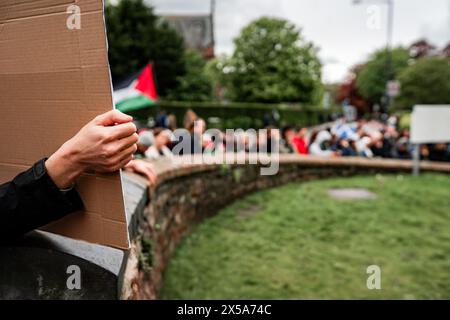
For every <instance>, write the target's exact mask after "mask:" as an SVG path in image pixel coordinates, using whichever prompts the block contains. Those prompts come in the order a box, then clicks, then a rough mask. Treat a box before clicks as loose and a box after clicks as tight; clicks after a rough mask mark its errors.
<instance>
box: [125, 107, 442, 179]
mask: <svg viewBox="0 0 450 320" xmlns="http://www.w3.org/2000/svg"><path fill="white" fill-rule="evenodd" d="M176 122H177V121H176V118H175V117H174V116H173V115H170V114H169V115H167V114H164V113H163V114H160V115H158V117H157V118H156V119H155V121H154V123H153V124H152V125H151V126H139V128H140V129H139V131H138V133H139V141H138V143H137V145H138V151H137V153H136V155H135V157H136V159H138V160H139V159H153V160H154V159H158V158H162V157H166V158H167V157H172V156H173V155H174V153H175V154H176V155H185V154H196V153H202V154H215V153H218V152H220V153H224V152H249V153H250V152H265V153H270V152H274V150H275V149H272V146H273V144H274V143H277V146H278V149H276V151H277V152H280V153H285V154H288V153H289V154H298V155H300V156H303V155H313V156H319V157H365V158H391V159H411V158H412V157H413V151H414V149H413V145H412V144H411V143H410V139H409V131H408V130H400V129H399V128H398V119H397V118H396V117H390V118H389V119H388V120H387V121H380V120H375V119H373V120H363V119H361V120H357V121H352V122H349V121H346V120H345V118H342V119H339V120H337V121H335V122H333V123H330V124H327V125H323V126H319V127H316V128H312V129H311V128H310V129H308V128H303V127H300V128H296V127H294V126H287V127H284V128H282V129H281V130H277V129H276V128H275V127H272V126H268V127H266V129H267V130H262V131H260V130H254V133H255V134H254V135H252V134H249V132H250V131H249V130H234V131H232V132H228V131H225V132H224V131H221V130H219V129H210V130H208V131H207V130H206V129H207V123H206V121H205V120H204V119H202V118H200V117H198V116H197V115H196V114H195V113H194V112H193V111H188V112H187V113H186V115H185V117H184V122H183V126H184V132H186V134H187V136H181V137H180V136H177V135H176V134H175V133H176V131H175V130H176V129H177V126H176ZM183 139H188V140H189V141H188V142H189V144H188V145H189V146H190V147H189V148H188V149H180V148H178V149H177V148H176V146H177V145H178V144H179V143H182V142H183V141H182V140H183ZM174 150H178V151H177V152H173V151H174ZM179 150H182V152H180V151H179ZM420 155H421V158H422V159H423V160H431V161H450V145H449V144H447V143H440V144H433V145H422V146H421V149H420ZM129 169H130V170H133V171H138V172H141V173H144V174H145V175H147V176H148V177H149V176H151V175H152V174H151V171H152V170H153V169H152V166H151V165H149V164H148V163H141V162H140V161H134V165H133V168H129ZM143 170H145V171H146V172H143ZM153 171H154V170H153ZM149 178H150V177H149ZM155 179H156V178H155V177H152V180H155Z"/></svg>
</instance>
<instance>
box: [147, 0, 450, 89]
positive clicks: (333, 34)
mask: <svg viewBox="0 0 450 320" xmlns="http://www.w3.org/2000/svg"><path fill="white" fill-rule="evenodd" d="M146 1H147V2H148V3H150V4H153V5H154V6H155V8H156V12H157V13H172V14H173V13H176V14H192V13H207V12H208V11H209V3H210V0H146ZM216 2H217V5H216V6H217V7H216V25H215V33H216V43H217V44H216V52H217V53H219V54H220V53H228V54H230V53H231V52H233V39H234V38H235V37H236V36H237V35H238V34H239V31H240V29H241V28H242V27H243V26H245V25H246V24H248V23H249V22H250V21H252V20H254V19H256V18H258V17H260V16H275V17H283V18H286V19H289V20H291V21H292V22H294V23H296V24H297V25H298V26H299V27H301V28H302V29H303V34H304V36H305V38H306V39H307V40H308V41H312V42H314V43H315V44H316V45H317V46H318V47H319V48H320V57H321V60H322V62H323V64H324V69H323V78H324V80H325V81H327V82H335V81H340V80H342V79H343V78H344V77H345V75H346V74H347V71H348V69H349V68H350V67H351V66H353V65H355V64H357V63H359V62H361V61H364V59H365V58H366V57H367V56H368V54H369V53H370V52H372V51H373V50H375V49H377V48H381V47H383V46H385V44H386V33H387V32H386V24H387V6H386V5H383V4H382V3H383V0H366V1H365V2H364V3H363V4H360V5H353V0H216ZM394 2H395V27H394V44H396V45H399V44H402V45H409V44H410V43H411V42H413V41H415V40H417V39H419V38H423V37H426V38H428V39H430V40H431V41H432V43H434V44H436V45H438V46H440V47H442V46H444V45H446V44H447V43H449V42H450V0H394ZM380 3H381V5H380ZM376 4H379V5H378V8H379V9H376V8H377V7H375V10H378V12H380V13H381V15H380V25H379V26H380V28H379V29H376V28H369V27H368V24H370V25H372V26H374V27H375V26H376V21H377V19H376V12H377V11H371V10H374V7H373V6H374V5H376ZM368 11H369V12H368Z"/></svg>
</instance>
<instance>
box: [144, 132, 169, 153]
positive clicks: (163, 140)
mask: <svg viewBox="0 0 450 320" xmlns="http://www.w3.org/2000/svg"><path fill="white" fill-rule="evenodd" d="M173 141H174V136H173V133H172V131H170V130H168V129H166V130H162V131H160V132H159V133H158V134H157V135H156V136H155V138H154V142H153V145H152V146H150V147H149V148H148V149H147V151H145V157H146V158H147V159H158V158H160V157H169V158H170V157H172V156H173V154H172V151H170V149H169V146H170V145H171V144H172V142H173Z"/></svg>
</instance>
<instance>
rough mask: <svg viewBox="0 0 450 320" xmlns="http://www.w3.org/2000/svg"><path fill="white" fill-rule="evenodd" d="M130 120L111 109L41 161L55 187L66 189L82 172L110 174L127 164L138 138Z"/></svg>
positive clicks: (128, 117) (131, 119) (135, 148)
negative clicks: (43, 162) (43, 161)
mask: <svg viewBox="0 0 450 320" xmlns="http://www.w3.org/2000/svg"><path fill="white" fill-rule="evenodd" d="M132 121H133V118H132V117H130V116H128V115H126V114H123V113H121V112H120V111H117V110H112V111H109V112H107V113H105V114H102V115H99V116H97V117H96V118H95V119H93V120H92V121H91V122H89V123H88V124H86V125H85V126H84V127H83V128H82V129H81V130H80V131H79V132H78V133H77V134H76V135H75V136H74V137H73V138H72V139H70V140H69V141H67V142H66V143H64V144H63V145H62V146H61V148H60V149H59V150H58V151H56V152H55V153H54V154H53V155H52V156H51V157H50V158H49V159H48V160H47V161H46V162H45V166H46V169H47V172H48V175H49V176H50V178H51V179H52V180H53V182H54V183H55V184H56V186H57V187H58V188H60V189H67V188H70V187H71V186H73V184H74V183H75V181H76V180H77V179H78V178H79V177H80V176H81V175H82V174H83V173H112V172H116V171H118V170H120V169H121V168H123V167H124V166H125V165H127V164H128V163H129V162H130V161H131V160H132V159H133V154H134V153H135V152H136V150H137V146H136V142H137V141H138V138H139V137H138V135H137V133H136V126H135V125H134V124H133V122H132Z"/></svg>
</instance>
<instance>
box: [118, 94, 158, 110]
mask: <svg viewBox="0 0 450 320" xmlns="http://www.w3.org/2000/svg"><path fill="white" fill-rule="evenodd" d="M155 103H156V102H155V101H153V100H151V99H149V98H147V97H146V96H144V95H140V96H137V97H134V98H131V99H125V100H123V101H121V102H119V103H118V104H117V105H116V108H117V109H118V110H120V111H122V112H128V111H135V110H141V109H145V108H148V107H150V106H153V105H155Z"/></svg>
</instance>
